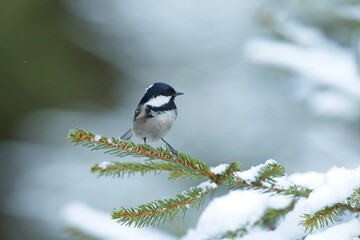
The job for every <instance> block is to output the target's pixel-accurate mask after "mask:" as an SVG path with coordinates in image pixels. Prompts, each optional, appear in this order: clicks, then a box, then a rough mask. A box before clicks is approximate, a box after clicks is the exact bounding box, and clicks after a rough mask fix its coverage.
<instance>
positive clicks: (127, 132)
mask: <svg viewBox="0 0 360 240" xmlns="http://www.w3.org/2000/svg"><path fill="white" fill-rule="evenodd" d="M132 135H133V134H132V131H131V128H130V129H129V130H127V131H126V132H125V133H124V134H123V135H122V136H121V137H120V139H121V140H125V141H129V140H130V138H131V137H132Z"/></svg>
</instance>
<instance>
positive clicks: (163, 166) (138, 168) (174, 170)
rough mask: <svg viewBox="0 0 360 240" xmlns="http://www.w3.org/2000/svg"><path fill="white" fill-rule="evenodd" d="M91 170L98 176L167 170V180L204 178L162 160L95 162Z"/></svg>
mask: <svg viewBox="0 0 360 240" xmlns="http://www.w3.org/2000/svg"><path fill="white" fill-rule="evenodd" d="M91 172H93V173H97V174H98V175H99V176H113V177H124V176H125V175H127V176H131V175H134V174H135V173H140V174H141V175H145V174H147V173H154V174H158V173H160V172H169V180H176V179H181V178H196V179H199V178H204V176H203V175H201V174H200V173H198V172H196V171H194V170H192V169H189V168H185V167H183V166H181V165H178V164H175V163H171V162H163V161H161V162H160V161H145V162H133V163H128V162H126V163H121V162H113V163H110V164H107V165H106V166H102V165H101V164H96V165H94V166H93V167H92V169H91Z"/></svg>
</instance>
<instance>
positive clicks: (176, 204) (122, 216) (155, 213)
mask: <svg viewBox="0 0 360 240" xmlns="http://www.w3.org/2000/svg"><path fill="white" fill-rule="evenodd" d="M213 190H214V188H211V187H207V188H206V189H202V188H194V189H191V190H190V191H188V192H184V193H183V194H179V195H177V196H176V198H175V199H165V200H158V201H155V202H151V203H148V204H142V205H140V206H138V207H136V208H130V209H126V208H121V209H120V210H118V211H114V212H113V213H112V218H113V219H116V220H117V221H118V222H119V223H121V224H125V225H127V226H132V225H134V226H135V227H139V228H140V227H145V226H149V225H151V226H154V225H158V224H160V223H163V222H165V221H166V220H167V219H169V220H173V218H174V217H175V215H177V214H179V213H181V214H183V215H184V214H185V213H186V211H187V209H188V208H190V207H191V208H194V207H195V208H199V207H200V206H201V205H202V204H203V202H204V200H205V197H206V195H207V194H208V193H209V192H211V191H213Z"/></svg>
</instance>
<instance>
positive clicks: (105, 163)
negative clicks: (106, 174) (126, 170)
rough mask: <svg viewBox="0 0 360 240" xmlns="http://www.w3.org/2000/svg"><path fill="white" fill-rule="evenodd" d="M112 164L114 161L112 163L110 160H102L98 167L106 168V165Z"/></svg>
mask: <svg viewBox="0 0 360 240" xmlns="http://www.w3.org/2000/svg"><path fill="white" fill-rule="evenodd" d="M113 164H114V163H112V162H102V163H100V164H99V168H101V169H106V168H107V167H109V166H111V165H113Z"/></svg>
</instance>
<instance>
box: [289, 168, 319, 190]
mask: <svg viewBox="0 0 360 240" xmlns="http://www.w3.org/2000/svg"><path fill="white" fill-rule="evenodd" d="M288 180H289V181H290V182H291V183H293V184H296V185H301V186H304V187H307V188H310V189H314V188H316V187H318V186H320V184H322V183H323V182H324V180H325V174H324V173H319V172H306V173H294V174H291V175H290V176H289V177H288Z"/></svg>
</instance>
